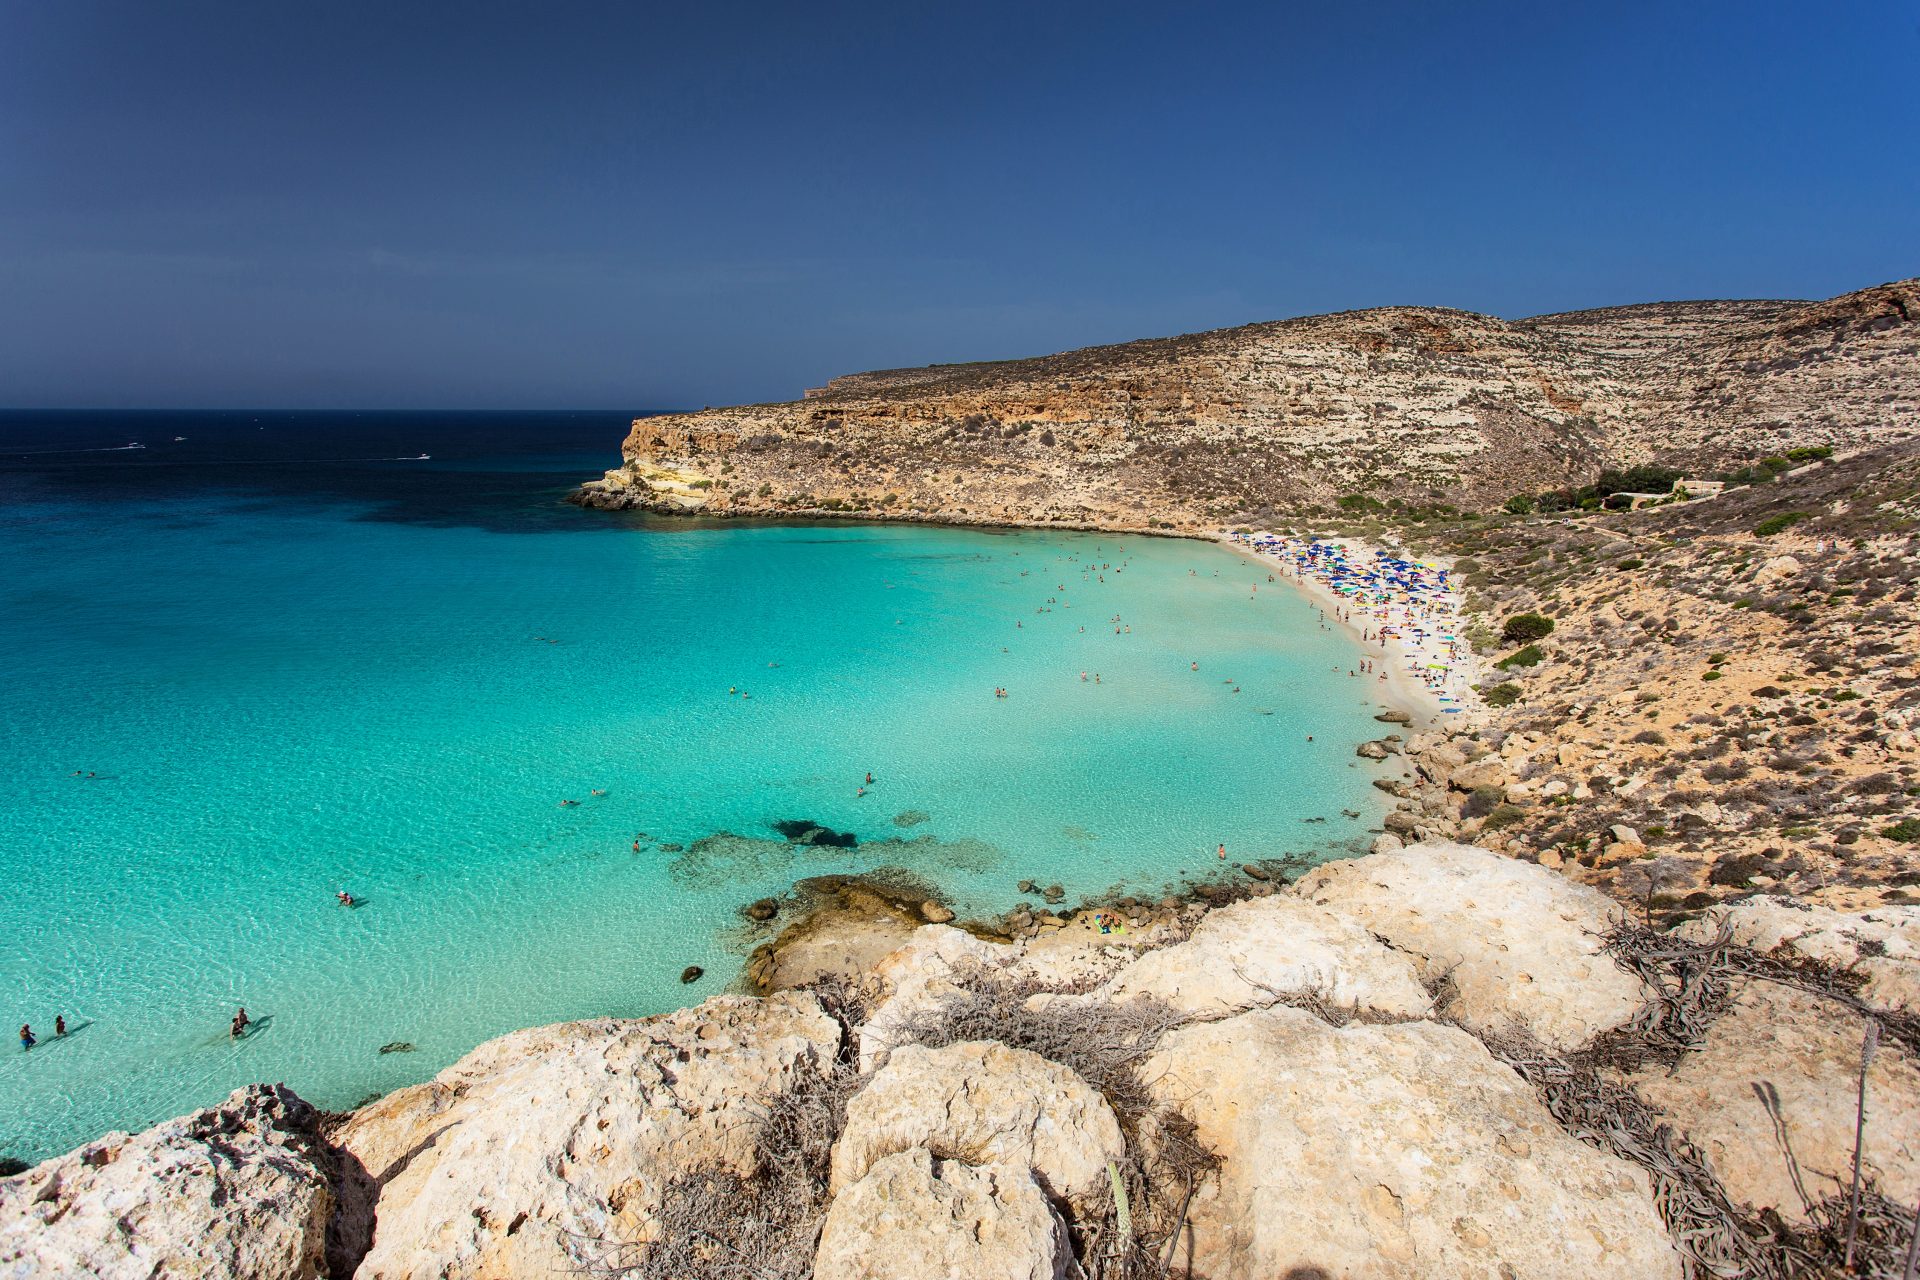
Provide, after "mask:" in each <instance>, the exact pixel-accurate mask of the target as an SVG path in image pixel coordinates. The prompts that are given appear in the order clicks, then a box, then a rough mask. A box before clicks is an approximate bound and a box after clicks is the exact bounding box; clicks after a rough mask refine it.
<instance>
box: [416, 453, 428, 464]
mask: <svg viewBox="0 0 1920 1280" xmlns="http://www.w3.org/2000/svg"><path fill="white" fill-rule="evenodd" d="M431 456H432V455H431V454H426V453H423V454H421V455H420V456H419V457H417V458H415V459H414V461H415V462H425V461H426V460H427V459H428V458H430V457H431Z"/></svg>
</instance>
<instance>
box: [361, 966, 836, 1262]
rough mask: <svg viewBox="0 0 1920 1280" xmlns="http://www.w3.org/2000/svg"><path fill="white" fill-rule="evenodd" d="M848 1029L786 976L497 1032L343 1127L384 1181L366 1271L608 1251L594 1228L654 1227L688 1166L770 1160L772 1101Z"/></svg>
mask: <svg viewBox="0 0 1920 1280" xmlns="http://www.w3.org/2000/svg"><path fill="white" fill-rule="evenodd" d="M840 1038H841V1033H840V1026H839V1024H838V1023H837V1022H835V1021H834V1020H833V1019H832V1018H831V1017H829V1016H828V1015H827V1014H826V1012H825V1011H823V1010H822V1009H821V1008H820V1005H819V1004H818V1002H817V1001H816V1000H815V999H814V998H813V997H812V996H811V995H808V994H806V993H804V992H782V993H780V994H778V995H774V996H769V997H767V998H766V999H764V1000H760V999H754V998H751V997H745V996H719V997H716V998H714V999H712V1000H708V1001H707V1002H706V1003H705V1004H702V1005H699V1006H697V1007H695V1008H692V1009H682V1010H679V1011H678V1012H675V1013H671V1014H667V1015H664V1016H662V1017H658V1018H649V1019H644V1020H620V1019H611V1018H603V1019H596V1020H593V1021H589V1022H569V1023H562V1024H559V1025H557V1026H550V1027H537V1028H534V1029H532V1030H528V1031H518V1032H514V1033H513V1034H511V1035H507V1036H502V1037H501V1038H500V1039H498V1040H493V1041H490V1042H488V1043H487V1044H484V1045H482V1046H480V1047H479V1048H478V1049H476V1050H474V1051H473V1052H472V1053H470V1054H468V1055H467V1056H466V1057H465V1058H463V1059H461V1060H460V1061H459V1062H457V1063H455V1064H454V1065H453V1066H451V1067H449V1068H448V1069H447V1070H445V1071H443V1072H441V1073H440V1075H439V1076H437V1077H435V1078H434V1079H433V1080H432V1081H431V1082H429V1083H427V1084H423V1085H416V1086H414V1087H412V1088H409V1089H402V1090H400V1091H399V1092H397V1093H393V1094H390V1095H388V1096H387V1097H386V1098H383V1099H381V1100H380V1101H379V1102H376V1103H373V1104H372V1105H370V1106H367V1107H365V1108H362V1109H361V1110H360V1111H358V1112H356V1113H354V1115H353V1118H352V1119H351V1120H350V1121H349V1122H348V1123H347V1125H346V1126H345V1127H344V1128H343V1129H342V1131H341V1133H340V1134H339V1135H338V1141H339V1142H340V1144H341V1145H342V1146H344V1147H346V1148H347V1149H348V1150H349V1151H351V1152H352V1153H353V1154H354V1155H355V1156H357V1157H358V1158H359V1160H360V1162H361V1163H362V1164H363V1165H364V1166H365V1167H366V1169H367V1171H368V1172H369V1173H370V1174H371V1175H373V1177H374V1178H376V1179H377V1180H378V1181H379V1182H380V1184H381V1190H380V1197H379V1201H378V1204H377V1206H376V1210H377V1214H378V1225H377V1227H376V1230H375V1232H374V1238H373V1247H372V1250H371V1251H370V1252H369V1253H368V1254H367V1256H366V1259H365V1260H364V1261H363V1262H362V1264H361V1266H360V1269H359V1271H358V1272H357V1273H356V1275H357V1277H358V1280H517V1278H519V1277H535V1276H539V1277H546V1276H550V1275H553V1274H556V1273H559V1272H569V1271H578V1270H580V1269H582V1268H583V1267H585V1266H587V1265H588V1264H590V1263H592V1262H594V1261H596V1260H598V1259H600V1258H602V1257H604V1253H603V1252H602V1251H600V1250H599V1248H598V1247H597V1246H596V1245H595V1244H594V1243H593V1242H595V1241H615V1242H619V1241H627V1242H631V1241H636V1240H645V1239H647V1238H650V1236H651V1234H652V1233H653V1231H654V1229H655V1221H656V1220H655V1217H654V1215H655V1213H656V1212H657V1210H658V1208H659V1206H660V1203H661V1197H662V1194H663V1191H664V1189H665V1187H666V1186H667V1184H668V1183H669V1182H670V1181H671V1180H672V1179H673V1178H674V1177H675V1176H676V1175H678V1174H681V1173H684V1172H687V1171H689V1170H692V1169H695V1168H701V1167H716V1168H726V1169H731V1170H734V1171H736V1172H739V1173H742V1174H749V1173H751V1172H753V1171H754V1170H755V1169H756V1168H757V1167H758V1157H757V1154H756V1149H757V1144H758V1136H759V1131H760V1125H761V1123H762V1120H763V1118H764V1116H765V1109H764V1104H765V1103H766V1102H767V1101H768V1100H769V1099H771V1098H773V1097H775V1096H777V1095H778V1094H780V1093H781V1092H783V1091H784V1090H786V1089H787V1088H788V1087H790V1086H791V1085H792V1084H793V1083H794V1081H795V1080H796V1078H798V1077H799V1076H800V1075H801V1074H802V1073H807V1072H811V1071H815V1070H819V1069H821V1068H822V1067H823V1066H824V1065H825V1064H829V1063H831V1062H832V1060H833V1058H834V1056H835V1054H836V1053H837V1051H838V1049H839V1046H840Z"/></svg>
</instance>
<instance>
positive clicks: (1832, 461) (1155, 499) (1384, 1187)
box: [0, 280, 1920, 1280]
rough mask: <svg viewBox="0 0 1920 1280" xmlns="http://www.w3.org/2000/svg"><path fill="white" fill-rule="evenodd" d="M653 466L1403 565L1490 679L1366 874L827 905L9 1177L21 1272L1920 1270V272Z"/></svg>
mask: <svg viewBox="0 0 1920 1280" xmlns="http://www.w3.org/2000/svg"><path fill="white" fill-rule="evenodd" d="M625 456H626V462H625V465H624V466H623V467H622V468H620V469H619V470H617V471H615V472H613V473H610V474H609V475H608V477H607V478H606V479H604V480H601V481H594V482H591V483H590V484H589V485H587V486H586V487H585V489H584V491H583V493H582V494H581V495H580V500H581V501H582V502H583V503H584V504H586V505H590V506H605V507H613V508H626V507H643V508H648V509H653V510H659V511H670V512H684V513H694V512H699V513H703V514H707V515H736V516H744V515H781V514H797V513H805V514H810V515H822V514H824V515H834V514H839V515H856V516H879V515H885V516H889V517H902V518H913V519H922V520H941V521H961V522H978V523H1010V524H1029V525H1054V526H1059V525H1088V526H1094V527H1101V528H1116V529H1136V530H1148V529H1151V530H1155V531H1158V532H1162V533H1166V532H1172V533H1178V534H1183V535H1188V536H1206V537H1219V536H1223V535H1226V534H1228V533H1231V532H1233V531H1236V530H1240V531H1253V530H1261V531H1273V532H1276V533H1286V534H1289V535H1291V536H1294V537H1320V538H1323V539H1334V540H1340V539H1345V540H1350V541H1351V542H1352V543H1353V544H1354V545H1355V546H1362V545H1365V546H1372V547H1390V548H1397V549H1400V550H1402V551H1403V552H1404V553H1405V554H1406V555H1408V556H1410V557H1417V558H1420V559H1422V560H1426V561H1432V562H1438V563H1444V564H1446V565H1449V566H1450V567H1451V568H1450V571H1451V574H1452V580H1453V584H1454V587H1455V589H1456V590H1458V591H1459V592H1460V593H1461V604H1462V606H1463V608H1464V616H1465V618H1466V621H1467V624H1468V630H1467V638H1468V639H1469V640H1470V641H1471V642H1472V647H1473V649H1474V651H1475V652H1474V668H1475V670H1476V671H1477V672H1478V675H1477V686H1478V688H1477V695H1476V696H1477V701H1476V704H1475V706H1474V707H1473V708H1472V709H1471V714H1458V715H1456V716H1454V717H1453V718H1452V720H1451V722H1450V721H1449V717H1448V716H1447V715H1443V714H1439V713H1438V712H1437V710H1436V712H1435V714H1432V715H1423V714H1421V713H1419V712H1418V711H1414V712H1409V711H1407V710H1404V709H1393V710H1387V711H1383V712H1382V715H1381V719H1382V720H1383V721H1384V723H1383V724H1382V726H1381V728H1382V736H1381V737H1380V738H1379V739H1378V740H1376V741H1373V742H1369V743H1365V744H1359V749H1360V751H1361V754H1362V755H1363V756H1365V757H1366V758H1367V761H1371V762H1372V763H1371V764H1370V765H1368V767H1372V768H1375V769H1377V776H1376V780H1375V783H1374V785H1375V786H1377V787H1378V788H1379V789H1380V790H1381V791H1383V792H1386V793H1388V794H1389V796H1390V801H1389V803H1390V806H1391V807H1390V809H1389V811H1388V812H1387V813H1386V814H1385V815H1384V818H1383V820H1382V821H1381V823H1380V825H1379V827H1378V829H1377V830H1376V831H1374V832H1373V833H1372V835H1373V839H1372V852H1371V853H1369V854H1367V855H1366V856H1362V857H1355V858H1348V859H1343V860H1339V861H1333V862H1327V863H1323V864H1321V865H1319V866H1312V867H1309V866H1303V865H1296V864H1292V863H1278V862H1272V863H1249V864H1246V865H1234V864H1231V863H1225V862H1223V863H1222V867H1221V874H1220V876H1219V878H1218V879H1217V880H1215V881H1214V882H1212V883H1208V884H1203V885H1201V886H1199V887H1198V888H1197V889H1196V890H1194V891H1193V892H1191V893H1188V894H1183V895H1180V896H1169V897H1164V898H1154V899H1146V898H1132V897H1128V898H1119V899H1116V900H1111V901H1108V900H1096V901H1086V902H1080V903H1071V904H1070V903H1067V902H1064V901H1062V900H1061V895H1060V894H1059V893H1057V892H1055V891H1053V890H1052V889H1051V888H1046V889H1043V888H1041V887H1039V886H1035V885H1030V884H1024V883H1023V884H1022V885H1020V886H1019V891H1020V892H1021V893H1022V894H1024V895H1026V896H1027V897H1028V898H1029V899H1030V900H1029V901H1027V902H1024V903H1022V904H1021V906H1020V907H1018V908H1017V909H1015V910H1013V911H1011V912H1009V913H1007V914H1006V915H1004V916H1001V917H998V918H995V919H989V920H971V921H969V920H955V919H954V913H953V912H952V910H950V909H949V907H947V906H945V905H943V904H942V903H941V902H940V901H939V900H938V891H937V888H934V887H931V886H925V885H921V884H918V883H916V882H914V881H913V880H912V879H911V877H910V876H906V875H904V874H903V875H900V876H891V875H881V876H877V877H873V878H869V879H867V880H834V881H816V882H807V883H803V884H801V885H797V886H795V889H794V892H793V893H792V894H791V895H789V896H788V897H786V898H783V899H779V900H772V899H769V900H763V901H761V902H757V903H752V904H746V903H743V904H742V908H743V923H742V925H741V938H742V940H743V947H746V948H751V949H752V959H751V962H750V963H749V965H748V966H747V971H746V972H747V976H746V979H745V982H744V986H745V988H746V989H745V990H743V991H742V992H739V993H736V994H730V995H725V996H720V997H716V998H714V999H710V1000H708V1001H706V1002H705V1003H703V1004H700V1005H698V1006H695V1007H693V1008H688V1009H682V1010H679V1011H677V1012H674V1013H670V1014H665V1015H662V1016H660V1017H656V1018H649V1019H639V1020H621V1019H611V1018H603V1019H593V1020H588V1021H582V1022H575V1023H567V1024H563V1025H558V1026H550V1027H542V1028H535V1029H530V1030H526V1031H520V1032H516V1033H513V1034H511V1035H508V1036H505V1037H502V1038H500V1039H498V1040H495V1041H492V1042H489V1043H487V1044H485V1045H482V1046H480V1047H479V1048H478V1049H476V1050H474V1051H473V1052H472V1053H471V1054H469V1055H468V1056H467V1057H466V1058H464V1059H462V1060H461V1061H460V1062H459V1063H457V1064H455V1065H454V1066H452V1067H450V1068H448V1069H447V1070H446V1071H443V1072H442V1073H440V1075H439V1076H437V1077H436V1078H435V1079H433V1080H432V1081H429V1082H426V1083H423V1084H419V1085H415V1086H412V1087H410V1088H406V1089H402V1090H399V1091H398V1092H395V1093H392V1094H389V1095H387V1096H385V1097H383V1098H379V1099H375V1100H372V1101H369V1102H368V1103H366V1104H365V1105H363V1106H361V1107H360V1108H358V1109H357V1110H354V1111H351V1112H346V1113H323V1112H320V1111H318V1110H316V1109H315V1108H313V1107H312V1106H310V1105H308V1104H307V1103H306V1102H304V1101H302V1100H301V1099H300V1098H298V1097H297V1096H295V1095H294V1094H293V1093H292V1092H291V1091H290V1090H288V1089H287V1088H285V1087H284V1086H281V1085H266V1084H263V1085H259V1086H256V1087H254V1088H250V1089H247V1090H242V1091H240V1092H238V1093H236V1094H234V1095H233V1096H232V1097H231V1098H229V1099H228V1100H227V1101H226V1102H225V1103H223V1104H221V1105H220V1106H217V1107H213V1108H210V1109H207V1110H204V1111H200V1112H196V1113H194V1114H193V1115H190V1116H186V1117H182V1118H180V1119H177V1120H173V1121H170V1122H168V1123H165V1124H162V1125H160V1126H158V1127H156V1128H154V1129H151V1130H148V1131H147V1132H145V1133H143V1134H137V1135H127V1134H113V1135H109V1136H107V1137H105V1138H102V1139H100V1140H98V1141H96V1142H93V1143H90V1144H88V1145H87V1146H85V1147H82V1148H80V1149H79V1150H77V1151H75V1152H73V1153H70V1154H68V1155H66V1156H62V1157H59V1158H56V1159H53V1160H50V1161H47V1162H45V1163H43V1164H40V1165H38V1166H36V1167H34V1168H31V1169H28V1170H26V1171H24V1172H20V1173H17V1174H15V1175H14V1176H11V1177H7V1178H4V1179H0V1276H4V1277H27V1276H42V1275H46V1276H52V1275H91V1276H103V1277H112V1278H115V1280H117V1278H118V1277H136V1276H137V1277H156V1276H165V1277H172V1276H195V1277H221V1278H230V1277H261V1278H262V1280H265V1278H267V1277H274V1278H279V1277H300V1278H302V1280H307V1278H316V1277H322V1276H328V1277H334V1278H335V1280H340V1278H342V1277H346V1276H350V1275H351V1276H359V1277H362V1278H364V1280H428V1278H429V1277H432V1278H435V1280H519V1278H521V1277H527V1278H531V1277H536V1276H548V1275H552V1274H556V1273H568V1274H580V1275H603V1276H632V1277H636V1278H644V1280H669V1278H675V1280H677V1278H682V1277H721V1278H725V1280H735V1278H738V1280H748V1278H754V1280H773V1278H776V1277H777V1278H781V1280H788V1278H794V1280H797V1278H799V1277H806V1276H815V1277H819V1278H820V1280H853V1278H862V1280H865V1278H872V1280H879V1278H881V1277H898V1278H900V1280H921V1278H923V1277H924V1278H927V1280H932V1278H935V1277H949V1276H955V1277H958V1276H967V1277H1023V1278H1024V1277H1033V1278H1035V1280H1044V1278H1053V1280H1059V1278H1063V1277H1088V1278H1094V1280H1099V1278H1114V1280H1136V1278H1145V1277H1170V1276H1181V1277H1209V1278H1213V1280H1269V1278H1285V1280H1333V1278H1335V1277H1341V1278H1345V1277H1354V1278H1359V1277H1388V1278H1393V1280H1415V1278H1426V1277H1443V1278H1453V1277H1458V1278H1460V1280H1467V1278H1468V1277H1472V1278H1473V1280H1482V1278H1496V1277H1497V1278H1503V1280H1522V1278H1531V1277H1552V1278H1559V1277H1568V1278H1573V1277H1579V1278H1581V1280H1587V1278H1603V1277H1620V1278H1621V1280H1642V1278H1659V1277H1675V1278H1679V1277H1686V1278H1687V1280H1695V1278H1704V1277H1754V1278H1756V1280H1788V1278H1790V1277H1839V1276H1844V1275H1863V1276H1888V1277H1897V1276H1901V1275H1902V1274H1903V1270H1905V1271H1906V1274H1908V1275H1911V1274H1912V1273H1911V1270H1910V1268H1911V1266H1912V1262H1911V1259H1912V1256H1913V1253H1912V1250H1913V1242H1914V1238H1915V1232H1914V1223H1915V1217H1916V1212H1920V742H1917V740H1916V735H1917V733H1920V282H1916V281H1911V280H1910V281H1905V282H1902V283H1898V284H1891V285H1883V286H1880V287H1877V288H1872V289H1866V290H1863V291H1861V292H1858V293H1854V294H1848V295H1845V296H1843V297H1840V298H1836V299H1833V300H1831V301H1828V302H1818V303H1795V302H1715V303H1670V304H1654V305H1649V306H1644V307H1625V308H1614V309H1609V310H1605V311H1593V312H1578V313H1572V314H1567V315H1557V316H1545V317H1539V318H1536V319H1532V320H1525V321H1518V322H1507V321H1501V320H1496V319H1492V318H1489V317H1484V316H1474V315H1469V314H1466V313H1463V312H1454V311H1439V310H1431V309H1422V308H1392V309H1386V310H1380V311H1369V312H1356V313H1349V314H1345V315H1338V316H1328V317H1315V318H1310V319H1304V320H1293V321H1284V322H1280V323H1276V324H1268V325H1255V326H1249V327H1247V328H1243V329H1234V330H1223V331H1219V332H1215V333H1207V334H1199V335H1193V336H1191V337H1186V338H1175V339H1164V340H1155V341H1149V342H1140V343H1131V344H1127V345H1125V346H1120V347H1109V348H1096V349H1091V350H1088V351H1083V352H1075V353H1069V354H1067V355H1061V356H1052V357H1046V358H1042V359H1037V360H1026V361H1014V362H1007V363H1003V364H991V365H963V366H949V367H934V368H929V369H921V370H896V371H889V372H884V373H872V374H862V375H856V376H853V377H848V378H841V379H836V380H834V381H833V382H831V383H829V384H828V385H827V386H826V387H824V388H822V389H821V390H820V391H819V392H818V393H814V394H810V395H809V396H808V397H807V398H805V399H803V400H800V401H796V402H794V403H791V404H783V405H763V406H751V407H747V408H740V409H716V410H708V411H705V412H702V413H696V414H678V415H669V416H666V417H653V418H643V419H639V420H637V421H636V422H635V424H634V427H633V432H632V434H631V435H630V436H629V437H628V440H627V442H626V446H625ZM1609 476H1611V477H1612V479H1611V480H1608V479H1607V477H1609ZM1676 479H1689V480H1700V481H1705V482H1710V483H1705V484H1702V485H1699V486H1695V488H1694V491H1695V492H1696V493H1699V494H1700V495H1702V496H1696V497H1691V498H1689V497H1685V496H1682V495H1680V494H1678V493H1674V492H1672V488H1673V485H1674V482H1675V480H1676ZM1722 485H1724V486H1725V487H1724V489H1723V488H1721V486H1722ZM1620 494H1637V495H1640V496H1636V497H1629V498H1625V499H1622V498H1620V497H1618V496H1617V495H1620ZM1636 503H1647V504H1649V505H1644V506H1641V507H1640V509H1613V508H1619V507H1630V506H1632V505H1634V504H1636ZM1362 763H1366V761H1363V762H1362ZM1012 888H1013V886H1011V885H1010V886H1009V889H1010V890H1011V889H1012ZM1036 899H1037V901H1036ZM582 962H583V963H590V962H591V961H590V959H587V958H583V961H582Z"/></svg>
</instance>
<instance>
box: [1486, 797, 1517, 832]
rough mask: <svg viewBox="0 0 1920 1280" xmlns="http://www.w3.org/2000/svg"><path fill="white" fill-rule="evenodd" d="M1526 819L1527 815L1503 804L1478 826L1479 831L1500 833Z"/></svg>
mask: <svg viewBox="0 0 1920 1280" xmlns="http://www.w3.org/2000/svg"><path fill="white" fill-rule="evenodd" d="M1526 817H1527V815H1526V814H1525V813H1523V812H1521V811H1520V810H1519V809H1516V808H1515V807H1514V806H1512V805H1510V804H1503V805H1501V806H1500V807H1498V808H1497V809H1495V810H1494V811H1493V812H1492V813H1490V814H1488V815H1487V820H1486V821H1485V822H1483V823H1481V824H1480V829H1481V830H1482V831H1501V830H1504V829H1506V828H1507V827H1511V826H1514V825H1515V824H1517V823H1520V822H1524V821H1525V820H1526Z"/></svg>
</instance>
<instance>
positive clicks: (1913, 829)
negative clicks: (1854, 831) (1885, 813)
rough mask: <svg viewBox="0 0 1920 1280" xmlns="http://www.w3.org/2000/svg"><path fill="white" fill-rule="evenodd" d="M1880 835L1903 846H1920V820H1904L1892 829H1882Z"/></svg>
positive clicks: (1891, 827) (1895, 824)
mask: <svg viewBox="0 0 1920 1280" xmlns="http://www.w3.org/2000/svg"><path fill="white" fill-rule="evenodd" d="M1880 834H1881V835H1883V836H1885V837H1886V838H1887V839H1889V840H1898V841H1899V842H1900V843H1901V844H1920V818H1902V819H1900V821H1898V822H1896V823H1894V824H1893V825H1892V826H1890V827H1882V828H1880Z"/></svg>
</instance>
